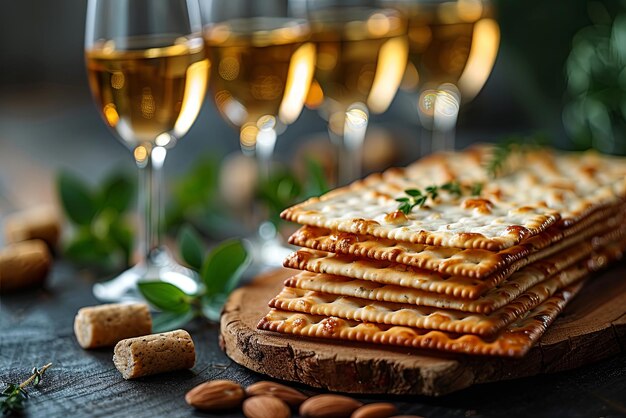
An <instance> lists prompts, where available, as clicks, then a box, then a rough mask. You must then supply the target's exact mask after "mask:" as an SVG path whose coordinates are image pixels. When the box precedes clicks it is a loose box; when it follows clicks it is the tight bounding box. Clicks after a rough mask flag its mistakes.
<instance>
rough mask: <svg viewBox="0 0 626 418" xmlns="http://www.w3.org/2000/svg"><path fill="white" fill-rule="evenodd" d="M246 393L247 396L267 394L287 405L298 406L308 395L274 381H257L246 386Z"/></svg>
mask: <svg viewBox="0 0 626 418" xmlns="http://www.w3.org/2000/svg"><path fill="white" fill-rule="evenodd" d="M246 394H247V395H248V396H258V395H269V396H274V397H276V398H278V399H280V400H281V401H283V402H285V403H286V404H287V405H289V406H292V407H298V406H300V404H301V403H302V402H304V401H306V400H307V398H308V396H306V395H305V394H303V393H302V392H300V391H297V390H296V389H293V388H290V387H289V386H285V385H281V384H280V383H275V382H267V381H263V382H257V383H253V384H252V385H250V386H248V387H247V388H246Z"/></svg>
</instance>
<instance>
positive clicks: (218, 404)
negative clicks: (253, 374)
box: [185, 380, 245, 411]
mask: <svg viewBox="0 0 626 418" xmlns="http://www.w3.org/2000/svg"><path fill="white" fill-rule="evenodd" d="M244 397H245V393H244V391H243V388H242V387H241V385H239V383H237V382H233V381H232V380H212V381H209V382H205V383H201V384H199V385H198V386H196V387H195V388H193V389H191V390H190V391H189V392H187V394H186V395H185V401H186V402H187V403H188V404H189V405H191V406H193V407H194V408H197V409H202V410H205V411H218V410H222V409H230V408H235V407H238V406H239V405H241V401H242V400H243V398H244Z"/></svg>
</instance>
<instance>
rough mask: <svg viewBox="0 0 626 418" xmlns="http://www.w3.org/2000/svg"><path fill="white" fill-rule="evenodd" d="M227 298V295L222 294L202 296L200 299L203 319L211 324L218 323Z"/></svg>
mask: <svg viewBox="0 0 626 418" xmlns="http://www.w3.org/2000/svg"><path fill="white" fill-rule="evenodd" d="M227 298H228V295H226V294H224V293H219V294H217V295H213V296H207V295H204V296H203V297H202V314H203V315H204V317H205V318H207V319H209V320H210V321H213V322H217V321H219V320H220V316H221V314H222V308H223V307H224V304H225V303H226V299H227Z"/></svg>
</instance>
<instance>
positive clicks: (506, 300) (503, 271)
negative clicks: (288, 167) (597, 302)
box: [259, 146, 626, 356]
mask: <svg viewBox="0 0 626 418" xmlns="http://www.w3.org/2000/svg"><path fill="white" fill-rule="evenodd" d="M492 153H493V149H492V148H490V147H486V146H481V147H475V148H472V149H469V150H466V151H463V152H458V153H447V154H436V155H433V156H431V157H429V158H426V159H423V160H420V161H418V162H417V163H415V164H413V165H411V166H409V167H407V168H405V169H390V170H387V171H386V172H384V173H382V174H374V175H371V176H369V177H367V178H366V179H364V180H362V181H358V182H355V183H353V184H352V185H350V186H348V187H344V188H341V189H337V190H335V191H333V192H330V193H328V194H326V195H324V196H322V197H321V198H313V199H310V200H308V201H306V202H304V203H302V204H299V205H297V206H294V207H292V208H289V209H287V210H285V211H284V212H283V214H282V216H283V218H284V219H287V220H290V221H294V222H298V223H300V224H302V225H304V226H303V227H302V228H300V229H299V230H298V231H297V232H296V233H295V234H294V235H293V236H292V237H291V238H290V242H291V243H292V244H295V245H298V246H301V247H304V248H302V249H300V250H298V251H296V252H295V253H293V254H292V255H291V256H289V257H288V258H287V260H286V261H285V266H287V267H291V268H295V269H300V270H303V272H301V273H299V274H296V275H295V276H293V277H291V278H290V279H288V280H287V281H286V282H285V287H284V289H283V290H282V291H281V292H280V294H279V295H277V296H276V297H275V298H274V299H273V300H272V301H271V302H270V307H271V310H270V312H269V313H268V314H267V315H266V316H265V317H264V318H263V319H262V320H261V322H260V323H259V328H260V329H264V330H270V331H277V332H281V333H286V334H295V335H301V336H307V337H316V338H327V339H339V340H352V341H363V342H370V343H375V344H383V345H399V346H409V347H419V348H428V349H436V350H441V351H451V352H458V353H467V354H485V355H498V356H522V355H524V354H525V353H526V352H527V351H528V349H529V348H530V347H531V346H532V344H533V343H534V342H536V341H537V340H538V339H539V337H540V336H541V335H542V334H543V333H544V332H545V330H546V328H547V327H548V326H549V325H550V323H551V322H552V321H553V320H554V318H555V317H556V316H557V315H558V314H559V312H561V311H562V309H563V307H564V306H565V305H566V303H567V302H568V301H569V300H571V298H572V297H573V296H574V295H575V294H576V293H577V292H578V291H579V290H580V289H581V287H582V283H583V281H584V280H585V279H586V278H587V277H589V276H590V275H591V273H592V272H594V271H595V270H598V269H600V268H603V267H605V266H606V265H607V264H608V263H609V262H611V261H614V260H616V259H619V258H620V257H621V256H622V252H623V250H624V249H625V248H626V238H625V237H626V225H625V223H624V217H625V214H626V210H625V204H624V202H625V197H626V159H623V158H616V157H608V156H601V155H599V154H596V153H592V152H587V153H560V152H555V151H551V150H547V149H541V150H535V151H526V152H514V153H513V154H511V155H510V156H508V158H507V160H506V164H505V166H506V172H505V173H503V175H501V176H499V177H498V178H496V179H491V178H489V176H488V175H487V172H486V170H485V164H488V162H489V160H490V159H491V158H493V157H492ZM449 182H455V184H457V185H460V188H461V196H458V195H457V194H454V193H449V192H446V191H444V190H440V191H439V194H438V197H437V198H436V199H434V200H433V199H429V200H428V201H427V202H426V204H425V205H424V206H422V207H415V208H413V210H412V211H411V212H410V213H409V214H405V213H403V212H401V211H399V210H398V205H399V203H398V202H397V201H396V200H395V199H396V198H398V197H402V196H406V194H405V192H404V191H405V190H406V189H420V190H425V189H426V187H428V186H430V185H442V184H445V183H449ZM477 184H481V186H482V190H481V191H480V194H479V195H478V196H472V195H471V193H470V190H471V189H476V187H475V186H476V185H477Z"/></svg>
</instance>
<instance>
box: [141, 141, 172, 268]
mask: <svg viewBox="0 0 626 418" xmlns="http://www.w3.org/2000/svg"><path fill="white" fill-rule="evenodd" d="M166 154H167V151H166V149H165V148H163V147H155V148H154V149H152V151H151V152H149V153H148V155H147V156H146V158H145V160H143V161H137V166H138V167H139V210H140V213H141V214H142V215H143V225H144V226H143V228H144V230H143V241H142V242H141V243H140V251H141V254H142V256H143V257H144V260H145V262H146V263H147V264H148V265H150V264H155V263H156V261H157V257H158V255H159V254H160V253H161V243H162V242H161V211H162V206H163V205H162V203H163V202H162V193H161V191H162V187H161V186H162V182H163V170H162V169H163V163H164V162H165V156H166Z"/></svg>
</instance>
